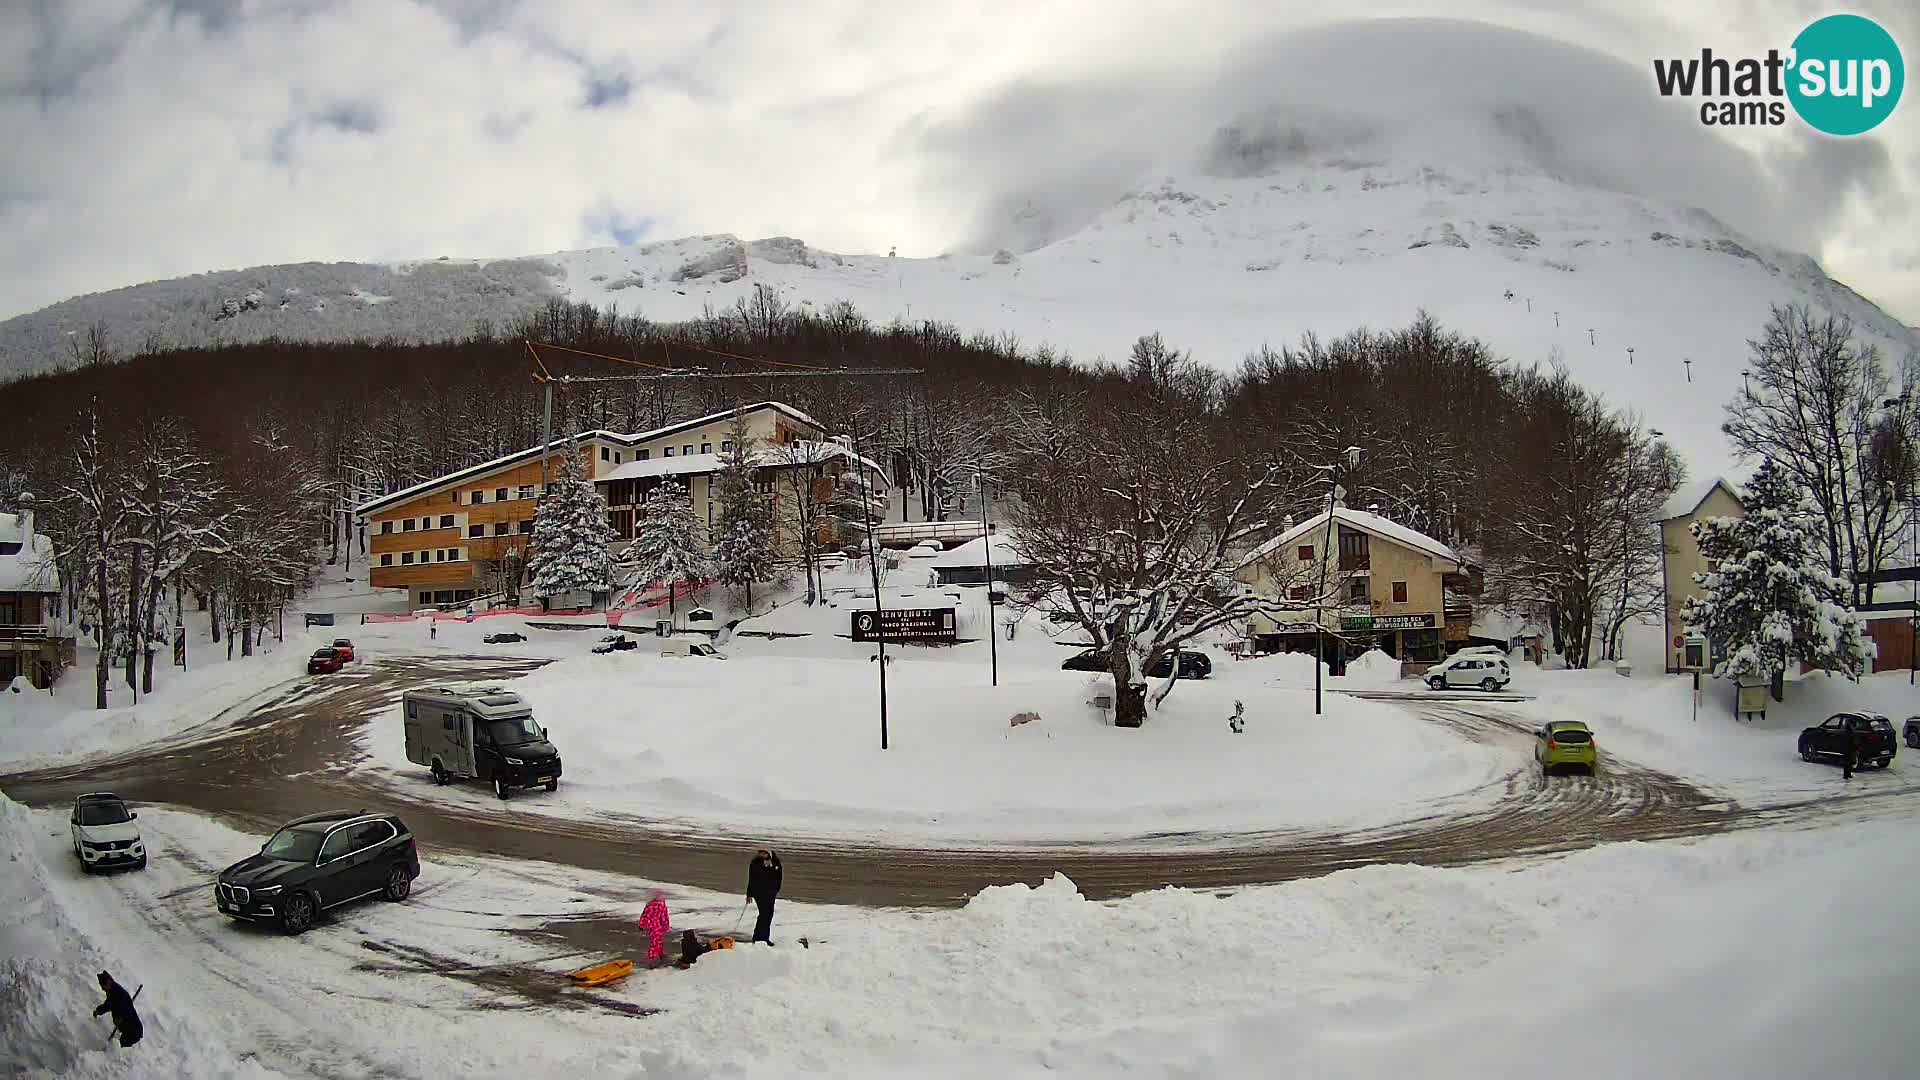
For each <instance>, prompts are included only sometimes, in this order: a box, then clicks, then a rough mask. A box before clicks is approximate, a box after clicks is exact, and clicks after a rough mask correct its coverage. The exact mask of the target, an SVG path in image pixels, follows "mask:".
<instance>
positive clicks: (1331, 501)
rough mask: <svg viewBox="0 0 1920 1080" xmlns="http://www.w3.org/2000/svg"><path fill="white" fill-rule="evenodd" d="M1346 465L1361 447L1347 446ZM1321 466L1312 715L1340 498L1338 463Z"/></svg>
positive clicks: (1355, 460)
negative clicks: (1322, 522)
mask: <svg viewBox="0 0 1920 1080" xmlns="http://www.w3.org/2000/svg"><path fill="white" fill-rule="evenodd" d="M1345 461H1346V463H1347V468H1349V469H1353V468H1357V467H1358V466H1359V464H1360V448H1359V447H1357V446H1349V447H1347V452H1346V456H1345ZM1320 468H1321V469H1323V470H1325V471H1326V472H1327V473H1328V474H1329V481H1330V486H1329V487H1328V488H1327V538H1326V542H1325V543H1324V544H1323V545H1322V546H1321V548H1320V588H1319V589H1318V590H1316V594H1315V596H1314V601H1313V653H1314V656H1313V715H1315V716H1319V715H1320V709H1321V704H1320V667H1321V665H1322V664H1324V663H1325V662H1326V661H1325V656H1324V654H1325V653H1326V649H1327V626H1326V622H1327V615H1326V609H1327V563H1328V562H1330V561H1331V560H1332V559H1333V536H1334V532H1333V521H1334V517H1333V511H1334V506H1335V504H1336V503H1337V502H1338V501H1339V499H1340V463H1339V462H1337V461H1336V462H1334V463H1333V464H1332V465H1322V466H1320Z"/></svg>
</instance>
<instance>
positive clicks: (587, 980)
mask: <svg viewBox="0 0 1920 1080" xmlns="http://www.w3.org/2000/svg"><path fill="white" fill-rule="evenodd" d="M631 974H633V961H631V960H626V959H621V960H609V961H607V962H606V963H604V964H595V965H593V966H592V967H584V968H581V969H580V970H579V971H573V972H568V974H567V977H568V978H570V979H572V980H573V981H574V982H575V983H577V984H579V985H581V986H605V985H607V984H608V983H612V982H619V981H620V980H621V979H624V978H626V977H627V976H629V975H631Z"/></svg>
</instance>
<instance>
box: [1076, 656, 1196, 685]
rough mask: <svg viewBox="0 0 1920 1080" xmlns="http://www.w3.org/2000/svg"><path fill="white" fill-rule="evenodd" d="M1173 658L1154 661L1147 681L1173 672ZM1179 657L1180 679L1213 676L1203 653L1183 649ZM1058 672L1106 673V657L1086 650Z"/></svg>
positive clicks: (1166, 657) (1167, 657)
mask: <svg viewBox="0 0 1920 1080" xmlns="http://www.w3.org/2000/svg"><path fill="white" fill-rule="evenodd" d="M1173 656H1174V654H1172V653H1168V654H1167V655H1165V656H1162V657H1161V658H1160V659H1158V660H1156V661H1154V664H1153V666H1152V667H1150V668H1148V669H1147V678H1149V679H1164V678H1166V677H1167V673H1168V672H1171V671H1172V670H1173ZM1179 656H1180V678H1182V679H1204V678H1206V677H1207V676H1209V675H1211V674H1213V661H1211V660H1209V659H1207V657H1206V654H1205V653H1197V652H1188V651H1186V650H1184V649H1183V650H1181V652H1180V653H1179ZM1060 670H1062V671H1106V670H1107V657H1106V655H1105V654H1104V653H1102V652H1100V651H1099V650H1097V649H1088V650H1086V651H1085V652H1082V653H1077V654H1075V655H1073V656H1070V657H1068V658H1067V659H1066V660H1064V661H1062V662H1061V664H1060Z"/></svg>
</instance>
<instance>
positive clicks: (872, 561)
mask: <svg viewBox="0 0 1920 1080" xmlns="http://www.w3.org/2000/svg"><path fill="white" fill-rule="evenodd" d="M853 456H854V457H855V458H856V459H857V460H856V461H855V462H854V463H853V467H854V468H856V469H858V470H859V471H860V497H861V501H862V502H863V503H864V504H865V505H863V506H862V507H861V509H860V517H861V518H862V522H861V523H862V524H863V525H864V526H865V527H866V530H867V566H868V568H869V569H871V570H872V571H873V635H874V640H875V641H876V642H877V643H878V644H879V646H880V656H879V659H878V666H879V668H880V749H882V750H885V749H886V748H887V629H886V622H885V620H884V619H883V618H882V616H881V614H880V552H879V549H878V547H877V546H876V545H875V544H874V541H873V522H872V521H871V520H868V517H869V513H870V511H871V510H872V507H873V496H872V494H871V493H870V492H869V491H868V489H867V483H868V480H867V451H866V446H865V444H864V443H863V442H862V441H861V439H860V418H859V417H858V416H857V415H856V416H855V417H854V421H853Z"/></svg>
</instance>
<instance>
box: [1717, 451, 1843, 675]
mask: <svg viewBox="0 0 1920 1080" xmlns="http://www.w3.org/2000/svg"><path fill="white" fill-rule="evenodd" d="M1745 502H1746V510H1747V513H1746V516H1745V517H1738V518H1732V517H1724V518H1707V519H1705V520H1703V521H1698V522H1695V523H1694V525H1693V537H1694V540H1695V541H1697V542H1698V543H1699V545H1700V552H1701V554H1702V555H1703V556H1705V557H1706V559H1707V565H1708V570H1707V572H1706V573H1704V574H1695V575H1694V581H1695V582H1696V583H1697V584H1699V585H1701V586H1702V587H1703V588H1705V589H1706V593H1707V595H1706V596H1705V597H1704V598H1703V599H1697V600H1689V601H1688V602H1687V606H1686V610H1685V612H1684V613H1683V618H1684V619H1685V621H1686V624H1687V626H1688V627H1689V628H1691V629H1693V630H1694V631H1696V632H1699V633H1702V634H1705V635H1706V636H1707V638H1708V639H1709V640H1711V641H1713V642H1716V643H1718V644H1722V645H1724V646H1726V649H1727V655H1726V658H1725V659H1724V660H1723V661H1721V662H1720V663H1718V664H1716V665H1715V667H1714V674H1715V675H1719V676H1734V677H1741V678H1760V679H1768V680H1771V681H1772V682H1773V684H1774V695H1775V697H1776V699H1777V698H1778V697H1779V695H1780V689H1781V680H1782V678H1783V676H1784V675H1785V673H1786V670H1787V665H1788V663H1789V662H1791V661H1792V660H1796V659H1797V660H1801V661H1804V662H1805V663H1808V664H1811V665H1813V666H1814V667H1817V668H1820V669H1823V670H1826V671H1837V672H1840V673H1841V674H1844V675H1846V676H1848V677H1850V678H1859V677H1860V675H1862V674H1863V673H1864V672H1865V671H1866V670H1867V669H1868V667H1869V666H1870V664H1871V662H1872V659H1873V648H1872V645H1871V644H1870V643H1869V642H1868V641H1867V640H1866V638H1865V637H1864V635H1863V632H1862V627H1861V622H1860V617H1859V615H1858V614H1856V613H1855V612H1853V611H1852V610H1850V609H1848V608H1847V607H1846V606H1845V603H1844V601H1845V598H1846V597H1847V596H1848V595H1849V590H1848V586H1847V583H1846V582H1845V581H1843V580H1841V579H1840V578H1838V577H1835V576H1834V575H1833V574H1832V573H1830V572H1829V571H1828V570H1827V568H1826V563H1827V557H1826V551H1825V548H1824V540H1823V539H1822V538H1821V536H1820V517H1819V513H1818V510H1817V509H1816V508H1815V507H1814V505H1813V503H1812V501H1811V500H1810V499H1809V498H1808V496H1807V494H1806V492H1805V491H1804V489H1802V488H1801V487H1800V486H1799V485H1798V484H1797V483H1796V482H1795V481H1794V480H1793V478H1792V477H1790V476H1788V475H1787V474H1786V473H1785V472H1784V471H1783V470H1780V469H1777V468H1775V467H1774V465H1773V463H1772V462H1771V461H1767V462H1764V463H1763V464H1762V465H1761V466H1760V471H1759V472H1758V473H1756V474H1755V475H1754V478H1753V482H1752V483H1751V484H1749V485H1748V487H1747V493H1746V499H1745Z"/></svg>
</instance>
